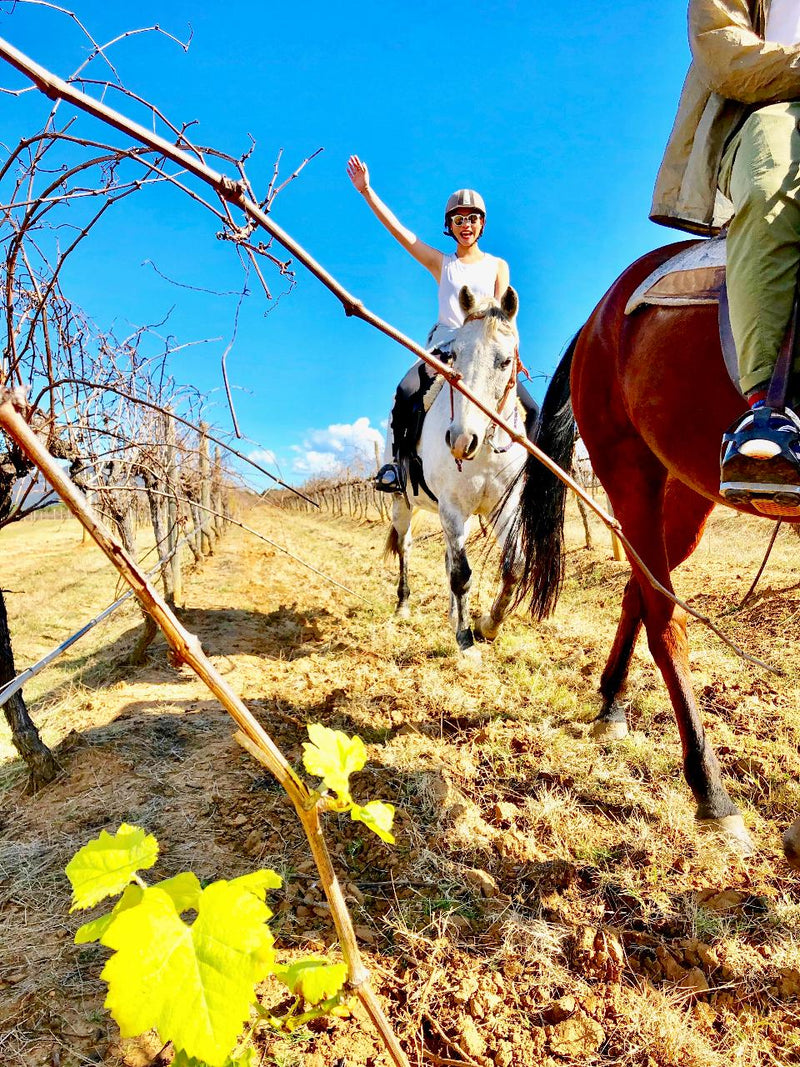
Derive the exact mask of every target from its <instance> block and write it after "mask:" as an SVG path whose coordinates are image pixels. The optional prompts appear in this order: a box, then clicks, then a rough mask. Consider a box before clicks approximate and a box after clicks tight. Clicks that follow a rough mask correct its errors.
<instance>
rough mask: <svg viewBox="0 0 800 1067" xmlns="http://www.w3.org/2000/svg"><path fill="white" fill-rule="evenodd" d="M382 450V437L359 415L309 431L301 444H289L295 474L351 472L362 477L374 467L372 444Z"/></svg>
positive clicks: (367, 420) (364, 417)
mask: <svg viewBox="0 0 800 1067" xmlns="http://www.w3.org/2000/svg"><path fill="white" fill-rule="evenodd" d="M376 444H377V446H378V452H379V453H381V452H382V451H383V434H382V433H381V431H380V430H377V429H376V428H375V427H374V426H370V424H369V419H368V418H367V417H366V416H365V415H362V417H361V418H359V419H356V420H355V422H352V423H349V422H344V423H332V424H331V425H330V426H328V427H327V428H326V429H324V430H321V429H320V430H309V431H308V433H307V434H306V436H305V439H304V440H303V443H302V444H301V445H292V451H293V452H294V453H295V458H294V460H293V461H292V470H293V471H294V473H295V474H305V475H307V476H310V475H315V474H317V475H328V474H334V473H335V472H336V471H344V470H350V471H354V472H358V473H362V474H366V473H367V471H369V470H372V468H373V467H374V466H375V445H376Z"/></svg>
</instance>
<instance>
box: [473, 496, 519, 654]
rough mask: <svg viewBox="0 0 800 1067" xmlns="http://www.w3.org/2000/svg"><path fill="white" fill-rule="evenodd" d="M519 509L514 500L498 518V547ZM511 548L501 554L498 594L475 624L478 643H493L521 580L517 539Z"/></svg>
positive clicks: (503, 540)
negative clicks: (486, 613)
mask: <svg viewBox="0 0 800 1067" xmlns="http://www.w3.org/2000/svg"><path fill="white" fill-rule="evenodd" d="M518 507H519V500H518V498H514V502H513V506H509V505H508V504H507V505H506V507H505V508H503V511H502V513H501V515H500V517H499V518H498V520H497V522H496V524H495V528H494V536H495V538H496V539H497V541H498V543H499V544H500V545H504V544H505V542H506V540H507V538H508V537H509V535H510V532H511V526H512V519H513V515H514V512H515V511H516V509H517V508H518ZM508 547H511V549H512V552H511V553H508V552H506V551H504V552H503V574H502V584H501V586H500V592H499V593H498V594H497V596H496V597H495V601H494V603H493V604H492V607H491V609H490V611H489V614H488V615H482V616H481V617H480V619H478V621H477V622H476V623H475V637H476V638H477V639H478V640H479V641H494V639H495V638H496V637H497V634H498V633H499V631H500V627H501V626H502V625H503V622H504V620H505V617H506V615H508V612H509V610H510V608H511V605H512V603H513V602H514V593H515V591H516V588H517V586H518V585H519V583H520V580H521V578H522V570H523V565H524V561H523V558H522V549H521V546H520V542H519V537H517V538H516V540H515V542H514V544H513V545H512V546H508Z"/></svg>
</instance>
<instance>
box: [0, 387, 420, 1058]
mask: <svg viewBox="0 0 800 1067" xmlns="http://www.w3.org/2000/svg"><path fill="white" fill-rule="evenodd" d="M21 410H25V400H24V398H23V397H22V396H21V395H20V393H15V392H14V391H12V390H9V389H5V390H3V392H2V393H0V427H2V429H3V430H5V432H6V433H7V434H8V436H9V437H11V438H12V439H13V440H14V441H15V442H16V443H17V445H18V446H19V447H20V449H21V450H22V452H23V453H24V454H25V455H26V456H27V457H28V459H29V460H30V461H31V463H33V464H34V465H35V466H36V467H38V469H39V470H40V471H41V472H42V474H43V475H44V477H45V478H46V479H47V481H48V482H49V483H50V485H51V486H52V487H53V489H54V490H55V491H56V492H57V493H58V495H59V496H60V497H61V499H62V500H63V501H64V503H65V504H66V505H67V507H68V508H69V509H70V511H71V512H72V513H73V514H74V515H75V517H76V518H77V519H78V521H79V522H81V523H82V524H83V526H84V527H86V529H88V530H89V533H90V534H91V536H92V538H93V539H94V541H95V542H96V543H97V545H98V546H99V548H100V549H101V550H102V551H103V553H104V554H105V555H106V557H107V558H108V559H109V560H110V562H111V563H112V564H113V565H114V567H115V568H116V569H117V571H118V572H119V574H120V575H121V576H122V578H123V579H124V580H125V581H126V582H127V583H128V584H129V585H130V586H131V588H132V589H133V591H134V593H135V595H136V597H137V599H138V600H139V603H140V604H141V606H142V610H143V611H144V612H145V613H146V615H147V616H148V617H149V618H151V619H153V620H154V621H155V622H156V623H157V625H158V626H159V628H160V629H161V631H162V633H163V634H164V637H165V638H166V640H167V643H168V644H169V646H170V647H171V648H172V650H173V652H174V654H175V660H176V662H178V663H186V664H187V665H188V666H189V667H191V668H192V670H193V671H194V672H195V673H196V674H197V676H198V677H199V678H200V679H201V680H202V681H203V682H204V683H205V684H206V685H207V686H208V688H209V689H210V690H211V692H212V693H213V694H214V696H215V697H216V698H217V699H218V700H219V702H220V703H221V704H222V706H223V707H224V708H225V710H226V711H227V712H228V714H229V715H230V716H231V718H232V719H233V720H234V722H235V723H236V725H237V726H238V732H237V734H236V740H237V741H238V742H239V743H240V744H241V745H242V747H244V748H246V749H247V750H248V751H249V752H250V753H251V754H252V755H254V756H255V757H256V758H257V759H258V760H259V761H260V762H261V763H263V764H264V766H266V767H268V768H269V770H270V771H271V773H272V774H273V775H274V776H275V778H276V779H277V780H278V782H280V784H281V786H282V787H283V789H284V790H285V792H286V793H287V795H288V797H289V799H290V801H291V802H292V804H293V806H294V808H295V811H296V813H297V815H298V817H299V819H300V822H301V823H302V826H303V830H304V831H305V834H306V838H307V839H308V842H309V846H310V848H311V852H312V855H313V857H314V860H315V863H316V864H317V869H318V871H319V875H320V885H321V886H322V888H323V890H324V892H325V895H326V897H327V899H328V903H329V905H330V909H331V918H332V920H333V923H334V926H335V928H336V933H337V936H338V939H339V944H340V946H341V950H342V955H343V956H344V958H345V961H346V963H347V968H348V975H349V985H350V987H351V989H352V990H353V992H354V993H355V994H356V995H357V996H358V998H359V999H360V1001H361V1003H362V1005H363V1006H364V1009H365V1010H366V1012H367V1014H368V1016H369V1018H370V1019H371V1020H372V1022H373V1024H374V1025H375V1027H376V1029H377V1030H378V1033H379V1034H380V1037H381V1039H382V1041H383V1043H384V1045H385V1047H386V1050H387V1052H388V1054H389V1056H390V1058H391V1061H392V1063H393V1064H395V1067H410V1064H409V1061H408V1058H407V1057H406V1055H405V1053H404V1052H403V1050H402V1048H401V1046H400V1043H399V1042H398V1040H397V1037H396V1035H395V1033H394V1031H393V1030H392V1027H391V1024H390V1023H389V1021H388V1019H387V1018H386V1016H385V1015H384V1013H383V1009H382V1008H381V1006H380V1004H379V1002H378V999H377V997H376V996H375V992H374V990H373V989H372V986H371V984H370V976H369V971H368V970H367V968H366V967H365V966H364V963H363V961H362V959H361V954H360V952H359V949H358V942H357V941H356V936H355V932H354V930H353V923H352V920H351V918H350V913H349V912H348V910H347V905H346V903H345V900H344V895H343V893H342V888H341V885H340V883H339V880H338V878H337V876H336V872H335V871H334V869H333V865H332V863H331V859H330V855H329V853H328V849H327V845H326V843H325V839H324V837H323V835H322V832H321V828H320V805H321V804H323V805H324V800H323V798H320V797H316V798H315V795H314V794H313V793H312V792H311V791H310V790H309V789H308V787H307V786H306V785H305V783H304V782H303V781H302V779H300V778H299V777H298V776H297V774H296V773H295V771H294V770H293V768H292V767H291V765H290V764H289V763H288V762H287V761H286V758H285V757H284V755H283V753H282V752H281V751H280V749H279V748H278V747H277V746H276V745H275V743H274V742H273V740H272V738H271V737H270V736H269V734H267V732H266V731H265V730H264V729H263V727H262V726H261V725H260V724H259V722H258V721H257V720H256V719H255V718H254V717H253V715H252V714H251V712H250V711H249V709H248V708H247V707H246V705H245V704H244V702H243V701H242V700H241V698H240V697H239V696H238V695H237V694H236V693H235V692H234V690H233V689H232V688H231V686H230V685H229V684H228V682H227V681H226V680H225V679H224V678H223V676H222V675H221V674H220V673H219V671H218V670H217V669H216V667H215V666H214V665H213V663H211V661H210V660H209V659H208V657H207V656H206V655H205V653H204V652H203V649H202V646H201V644H200V641H199V640H198V639H197V637H196V636H195V635H194V634H192V633H190V632H189V631H188V630H186V629H185V627H184V626H183V625H182V624H181V623H180V621H179V620H178V618H177V617H176V615H175V613H174V612H173V611H172V610H171V609H170V607H169V605H168V604H167V603H166V601H165V600H164V599H163V597H161V596H160V595H159V594H158V592H157V591H156V589H154V588H153V586H152V585H151V584H150V582H149V581H148V580H147V577H146V575H145V574H144V572H143V571H142V570H141V569H140V568H139V567H138V566H137V565H136V564H135V563H134V562H133V560H132V558H131V556H130V555H129V554H128V553H127V552H126V551H125V549H124V547H123V546H122V545H121V544H120V542H119V541H118V540H117V539H116V538H115V537H114V535H113V534H112V533H111V531H110V530H109V529H108V527H107V526H106V525H105V524H104V523H103V522H102V521H101V520H100V519H99V518H98V517H97V515H95V514H94V513H93V512H92V511H91V509H90V508H89V507H88V504H87V502H86V498H85V497H84V495H83V494H82V493H81V492H80V490H79V489H78V488H77V487H76V486H75V485H74V484H73V482H71V481H70V480H69V478H68V477H67V476H66V475H65V473H64V471H63V470H62V469H61V468H60V467H59V465H58V463H57V462H56V460H55V459H54V458H53V456H52V455H51V454H50V453H49V452H48V451H47V449H46V448H45V447H44V445H43V444H42V443H41V441H40V440H39V439H38V438H37V436H36V434H35V433H34V432H33V430H32V429H31V428H30V426H29V425H28V423H27V422H26V421H25V419H24V418H23V416H22V415H21V413H20V411H21Z"/></svg>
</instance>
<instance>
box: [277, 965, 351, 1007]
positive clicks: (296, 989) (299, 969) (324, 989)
mask: <svg viewBox="0 0 800 1067" xmlns="http://www.w3.org/2000/svg"><path fill="white" fill-rule="evenodd" d="M275 977H276V978H278V979H279V980H280V981H281V982H283V984H284V985H285V986H287V987H288V988H289V990H290V991H291V992H292V993H296V994H297V995H298V996H301V997H302V998H303V999H304V1000H306V1001H308V1003H309V1004H319V1003H320V1002H321V1001H323V1000H330V999H331V997H334V996H336V994H337V993H338V992H340V990H341V989H342V988H343V986H344V983H345V981H346V979H347V964H346V963H329V962H328V961H327V960H319V959H305V960H298V961H297V962H296V963H290V964H287V965H286V966H285V967H276V968H275Z"/></svg>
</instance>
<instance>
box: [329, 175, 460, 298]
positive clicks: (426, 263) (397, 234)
mask: <svg viewBox="0 0 800 1067" xmlns="http://www.w3.org/2000/svg"><path fill="white" fill-rule="evenodd" d="M347 175H348V177H349V178H350V181H351V182H352V183H353V185H354V186H355V188H356V189H357V190H358V191H359V193H361V195H362V196H363V197H364V199H365V200H366V202H367V203H368V204H369V206H370V207H371V208H372V211H373V213H374V214H375V216H376V217H377V219H378V221H379V222H382V223H383V225H384V226H385V227H386V229H387V230H388V231H389V233H390V234H391V235H392V237H394V239H395V240H396V241H398V242H399V243H400V244H401V245H402V246H403V248H405V250H406V252H409V253H410V254H411V255H412V256H413V257H414V259H416V261H417V262H418V263H421V264H422V266H423V267H425V268H426V269H427V270H429V271H430V272H431V274H432V275H433V276H434V278H435V279H436V281H437V282H438V281H439V279H440V278H441V276H442V260H443V259H444V255H443V253H442V252H440V251H439V250H438V249H436V248H431V246H430V245H426V244H425V242H424V241H420V240H419V238H418V237H417V236H416V234H413V233H412V232H411V230H408V229H406V227H405V226H403V224H402V223H401V222H400V221H399V220H398V219H397V218H395V216H394V215H393V214H392V212H391V211H390V210H389V209H388V207H387V206H386V204H384V202H383V201H382V200H381V198H380V197H379V196H378V195H377V193H375V191H374V190H373V188H372V186H371V185H370V184H369V171H368V170H367V165H366V163H362V162H361V160H360V159H359V158H358V156H350V158H349V159H348V161H347Z"/></svg>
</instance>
